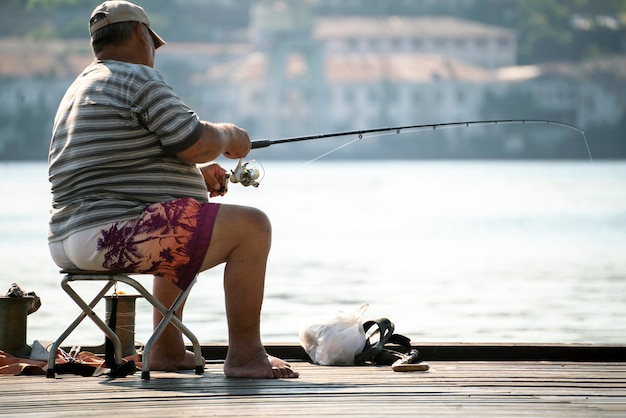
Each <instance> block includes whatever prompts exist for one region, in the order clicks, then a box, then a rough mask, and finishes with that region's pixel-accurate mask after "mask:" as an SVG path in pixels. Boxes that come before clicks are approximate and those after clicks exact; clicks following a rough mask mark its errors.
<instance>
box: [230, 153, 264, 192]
mask: <svg viewBox="0 0 626 418" xmlns="http://www.w3.org/2000/svg"><path fill="white" fill-rule="evenodd" d="M264 176H265V170H263V166H262V165H261V163H260V162H258V161H256V160H251V161H248V162H246V163H244V162H243V160H242V159H241V158H240V159H239V164H237V167H235V169H234V170H231V173H230V174H226V179H227V180H230V182H231V183H241V184H242V185H243V186H245V187H248V186H253V187H259V184H261V180H262V179H263V177H264Z"/></svg>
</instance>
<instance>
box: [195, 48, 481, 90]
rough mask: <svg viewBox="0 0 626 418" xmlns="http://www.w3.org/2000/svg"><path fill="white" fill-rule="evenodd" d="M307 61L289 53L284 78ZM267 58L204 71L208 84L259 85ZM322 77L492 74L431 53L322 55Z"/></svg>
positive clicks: (423, 78)
mask: <svg viewBox="0 0 626 418" xmlns="http://www.w3.org/2000/svg"><path fill="white" fill-rule="evenodd" d="M307 65H308V64H307V61H306V59H304V57H303V56H302V55H300V54H291V55H290V56H289V57H288V58H287V60H286V62H285V68H284V76H285V78H286V79H294V78H297V77H299V76H303V75H305V74H308V73H310V72H311V71H313V69H309V68H308V67H307ZM267 71H268V65H267V57H266V55H265V54H263V53H261V52H256V53H254V54H250V55H248V56H247V57H245V58H243V59H241V60H237V61H233V62H230V63H227V64H221V65H216V66H214V67H212V68H210V69H209V70H208V72H207V73H206V77H207V79H208V80H210V81H213V82H215V81H221V80H231V81H237V82H250V81H259V82H262V81H263V80H265V79H266V77H267ZM323 71H324V77H325V78H326V79H327V80H328V81H330V82H339V83H341V82H355V83H359V82H378V81H381V80H390V81H394V82H398V83H401V82H408V83H427V82H431V81H439V80H445V81H451V80H462V81H466V82H468V81H469V82H479V81H486V80H489V79H490V78H491V77H492V74H493V73H492V72H491V71H489V70H486V69H483V68H481V67H477V66H474V65H471V64H467V63H464V62H462V61H459V60H455V59H451V58H448V57H444V56H441V55H435V54H415V53H385V54H378V53H348V54H345V53H341V54H340V53H335V54H326V55H325V58H324V61H323Z"/></svg>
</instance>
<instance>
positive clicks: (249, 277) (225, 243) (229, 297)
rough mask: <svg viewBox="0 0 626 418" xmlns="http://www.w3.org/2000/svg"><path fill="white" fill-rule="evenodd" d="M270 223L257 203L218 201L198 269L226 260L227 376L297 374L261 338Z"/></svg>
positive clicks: (260, 376) (225, 370)
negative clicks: (274, 354) (273, 354)
mask: <svg viewBox="0 0 626 418" xmlns="http://www.w3.org/2000/svg"><path fill="white" fill-rule="evenodd" d="M270 246H271V224H270V221H269V219H268V218H267V216H265V214H264V213H263V212H261V211H259V210H257V209H253V208H247V207H242V206H231V205H222V207H221V208H220V211H219V213H218V216H217V219H216V223H215V228H214V231H213V237H212V239H211V244H210V245H209V250H208V252H207V256H206V258H205V260H204V262H203V265H202V269H203V270H205V269H208V268H211V267H213V266H215V265H217V264H220V263H222V262H226V267H225V269H224V294H225V298H226V300H225V303H226V316H227V322H228V339H229V346H228V354H227V356H226V361H225V362H224V373H225V374H226V375H227V376H231V377H246V378H279V377H298V373H297V372H295V371H293V370H292V369H291V366H290V365H289V364H288V363H286V362H285V361H283V360H281V359H278V358H275V357H272V356H269V355H268V354H267V353H266V351H265V348H264V347H263V344H262V342H261V335H260V316H261V305H262V304H263V291H264V286H265V268H266V263H267V257H268V254H269V250H270Z"/></svg>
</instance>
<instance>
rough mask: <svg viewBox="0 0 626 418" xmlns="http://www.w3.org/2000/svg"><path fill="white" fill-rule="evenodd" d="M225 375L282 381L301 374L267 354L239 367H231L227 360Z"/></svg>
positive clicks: (282, 361) (284, 362)
mask: <svg viewBox="0 0 626 418" xmlns="http://www.w3.org/2000/svg"><path fill="white" fill-rule="evenodd" d="M224 374H225V375H226V376H228V377H244V378H249V379H280V378H296V377H298V376H299V373H298V372H296V371H294V370H293V369H292V368H291V365H290V364H289V363H287V362H286V361H284V360H281V359H279V358H277V357H273V356H270V355H268V354H265V353H264V354H263V355H262V356H259V357H256V358H254V359H253V360H251V361H249V362H248V363H245V364H242V365H239V366H234V365H231V364H230V362H229V361H228V360H227V361H226V362H225V363H224Z"/></svg>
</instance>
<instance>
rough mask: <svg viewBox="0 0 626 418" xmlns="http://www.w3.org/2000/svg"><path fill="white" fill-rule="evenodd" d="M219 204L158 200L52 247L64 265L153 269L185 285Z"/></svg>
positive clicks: (199, 259) (197, 264)
mask: <svg viewBox="0 0 626 418" xmlns="http://www.w3.org/2000/svg"><path fill="white" fill-rule="evenodd" d="M219 208H220V205H219V204H218V203H200V202H198V201H196V200H194V199H191V198H181V199H176V200H171V201H168V202H162V203H155V204H153V205H150V206H148V207H147V208H146V210H145V211H144V212H143V214H142V215H141V216H140V217H139V218H138V219H134V220H131V221H121V222H115V223H112V224H108V225H105V226H100V227H97V228H92V229H89V230H86V231H80V232H77V233H75V234H72V235H71V236H70V237H68V238H67V239H65V240H64V241H61V243H51V245H50V251H51V253H52V257H53V259H54V260H55V262H56V263H57V264H58V265H59V266H60V267H61V268H63V269H77V268H78V269H81V270H96V271H124V272H134V273H141V274H152V275H155V276H162V277H165V278H166V279H168V280H170V281H172V282H173V283H175V284H176V285H177V286H178V287H179V288H181V289H183V290H184V289H186V288H187V287H188V286H189V285H190V284H191V283H192V282H193V280H194V278H195V276H196V275H197V274H198V273H199V271H200V267H201V265H202V262H203V261H204V257H205V256H206V253H207V250H208V248H209V243H210V241H211V235H212V233H213V226H214V224H215V218H216V217H217V213H218V211H219ZM58 244H60V245H58Z"/></svg>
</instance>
